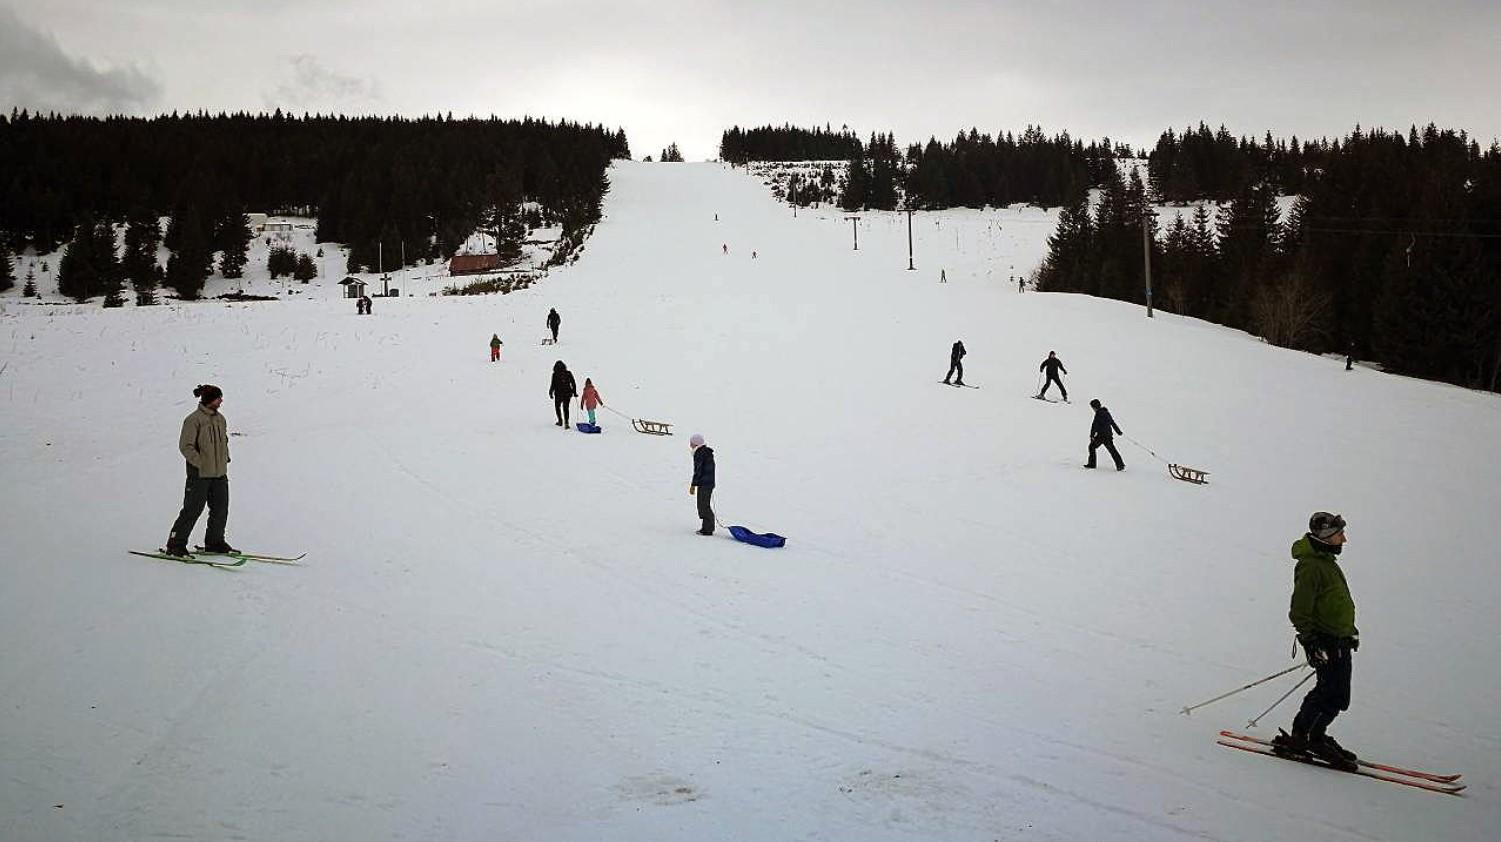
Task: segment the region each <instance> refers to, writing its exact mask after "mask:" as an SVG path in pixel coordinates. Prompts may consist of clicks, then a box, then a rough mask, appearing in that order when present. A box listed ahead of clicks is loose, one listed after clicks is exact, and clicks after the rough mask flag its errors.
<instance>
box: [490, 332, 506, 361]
mask: <svg viewBox="0 0 1501 842" xmlns="http://www.w3.org/2000/svg"><path fill="white" fill-rule="evenodd" d="M504 344H505V343H504V342H501V341H500V334H498V333H492V334H490V362H492V363H493V362H497V361H499V360H500V346H502V345H504Z"/></svg>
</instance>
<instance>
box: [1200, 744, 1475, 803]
mask: <svg viewBox="0 0 1501 842" xmlns="http://www.w3.org/2000/svg"><path fill="white" fill-rule="evenodd" d="M1215 742H1217V743H1219V744H1220V745H1222V746H1224V747H1225V748H1236V749H1240V750H1241V751H1248V752H1250V753H1252V754H1263V755H1266V756H1267V757H1275V758H1277V759H1279V760H1291V761H1292V762H1294V763H1307V764H1308V765H1310V766H1318V767H1320V768H1323V769H1330V770H1333V771H1342V770H1339V769H1335V768H1334V767H1333V766H1330V765H1329V764H1328V763H1325V762H1323V761H1322V760H1318V759H1316V758H1313V757H1306V758H1305V757H1288V756H1285V755H1281V754H1278V753H1276V752H1275V751H1272V750H1271V749H1270V748H1268V747H1266V746H1264V745H1261V744H1259V743H1247V742H1241V741H1239V740H1233V739H1224V738H1221V739H1218V740H1215ZM1350 774H1352V775H1360V776H1361V777H1364V778H1375V779H1376V780H1378V781H1386V782H1387V783H1389V784H1401V785H1402V786H1410V787H1413V788H1414V789H1426V790H1428V791H1429V792H1442V793H1444V794H1445V795H1459V794H1460V793H1461V792H1462V791H1464V789H1465V785H1464V784H1455V783H1450V784H1445V783H1439V782H1437V781H1429V780H1424V779H1422V778H1408V777H1404V776H1402V775H1396V774H1392V773H1388V772H1378V771H1376V770H1373V769H1367V768H1365V767H1363V766H1362V767H1360V768H1357V769H1356V770H1355V771H1353V772H1350Z"/></svg>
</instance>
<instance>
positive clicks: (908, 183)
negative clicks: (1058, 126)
mask: <svg viewBox="0 0 1501 842" xmlns="http://www.w3.org/2000/svg"><path fill="white" fill-rule="evenodd" d="M719 156H720V158H721V159H723V160H725V161H729V162H730V163H735V164H743V163H748V162H750V161H830V160H839V161H846V162H848V166H847V168H846V175H845V177H844V179H843V180H842V182H841V183H840V184H839V185H838V186H837V187H835V186H833V185H831V183H830V182H831V181H832V174H831V173H830V175H829V177H826V178H821V179H819V180H818V182H817V183H808V182H805V181H804V180H803V179H802V177H801V176H798V175H794V176H793V179H792V184H790V185H789V189H788V191H787V195H788V199H789V201H794V202H797V203H798V204H800V205H810V204H814V203H818V202H824V201H830V200H832V201H837V202H838V203H839V206H840V207H842V208H844V209H845V210H850V211H854V210H867V209H870V210H895V209H896V208H897V207H899V206H900V207H907V205H905V204H902V202H904V201H907V202H910V206H911V207H912V208H914V209H918V210H937V209H941V208H950V207H972V208H979V207H985V206H987V205H991V206H996V205H1009V204H1013V203H1016V202H1030V203H1033V204H1039V205H1060V204H1063V203H1064V202H1065V201H1066V200H1067V199H1068V197H1070V196H1073V195H1075V194H1077V193H1079V192H1081V191H1083V190H1085V189H1087V188H1088V187H1090V186H1091V185H1093V184H1097V183H1099V182H1100V181H1102V180H1103V179H1104V178H1105V176H1106V172H1107V171H1108V170H1109V169H1110V168H1112V167H1113V166H1114V161H1115V159H1116V158H1117V157H1130V156H1131V150H1130V148H1129V147H1125V146H1113V145H1112V144H1111V142H1110V141H1109V139H1105V140H1102V141H1096V142H1091V143H1089V144H1087V145H1086V144H1085V143H1083V142H1082V141H1078V140H1074V139H1072V138H1070V137H1069V136H1068V133H1066V132H1065V133H1063V134H1060V135H1056V136H1054V137H1048V136H1046V135H1045V134H1044V133H1043V131H1042V129H1040V128H1038V127H1035V126H1028V127H1027V128H1026V130H1024V131H1023V132H1022V133H1021V134H1020V135H1013V134H1012V133H1010V132H1007V133H1006V134H1004V135H998V136H996V137H991V136H990V135H988V134H981V133H980V132H979V131H978V130H976V129H971V130H969V131H968V132H961V133H960V134H959V135H958V136H957V137H955V138H954V140H953V141H952V142H950V143H942V142H939V141H938V140H936V139H930V140H929V141H928V142H927V143H926V144H914V145H912V146H909V147H907V149H906V150H905V153H904V152H903V151H902V150H901V149H900V147H898V146H897V142H896V138H895V136H893V135H892V134H890V133H887V134H872V135H871V136H870V140H869V142H867V143H862V142H861V141H860V138H859V137H858V136H857V135H855V134H854V133H853V132H851V131H850V130H849V129H848V128H845V129H841V130H840V131H839V132H832V131H830V130H829V129H828V128H827V127H826V128H823V129H801V128H797V127H794V126H781V127H775V126H763V127H761V128H756V129H741V128H739V127H738V126H737V127H735V128H731V129H729V130H728V131H726V132H724V134H723V135H722V136H721V138H720V142H719Z"/></svg>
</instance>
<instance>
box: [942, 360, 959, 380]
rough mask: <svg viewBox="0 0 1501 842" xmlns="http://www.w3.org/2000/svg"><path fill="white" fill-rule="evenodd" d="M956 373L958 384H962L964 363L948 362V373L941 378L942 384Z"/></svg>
mask: <svg viewBox="0 0 1501 842" xmlns="http://www.w3.org/2000/svg"><path fill="white" fill-rule="evenodd" d="M956 371H957V372H959V382H960V383H963V382H964V363H961V362H959V361H958V360H950V361H949V373H948V374H945V375H944V376H943V379H944V382H948V381H949V380H950V379H951V378H953V376H954V372H956Z"/></svg>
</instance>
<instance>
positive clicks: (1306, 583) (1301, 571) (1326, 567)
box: [1287, 535, 1360, 638]
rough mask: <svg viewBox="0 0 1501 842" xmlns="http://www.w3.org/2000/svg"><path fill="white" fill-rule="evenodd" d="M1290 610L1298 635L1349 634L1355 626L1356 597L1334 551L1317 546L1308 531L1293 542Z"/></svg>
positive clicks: (1331, 635) (1353, 630)
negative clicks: (1294, 561)
mask: <svg viewBox="0 0 1501 842" xmlns="http://www.w3.org/2000/svg"><path fill="white" fill-rule="evenodd" d="M1292 556H1293V558H1295V559H1297V561H1298V566H1297V567H1296V568H1295V569H1294V570H1293V599H1292V610H1290V611H1288V612H1287V617H1288V619H1290V620H1292V622H1293V628H1295V629H1297V630H1298V636H1299V637H1305V636H1309V635H1321V636H1325V637H1335V638H1351V637H1356V636H1357V635H1359V634H1360V632H1359V631H1357V630H1356V629H1355V600H1354V598H1352V597H1351V596H1350V586H1349V585H1347V584H1346V583H1345V573H1344V571H1343V570H1340V569H1339V562H1338V561H1337V560H1336V557H1335V555H1334V553H1331V552H1327V551H1325V550H1323V549H1320V548H1319V547H1318V546H1317V545H1315V544H1314V542H1313V540H1312V539H1310V538H1309V537H1308V536H1307V535H1304V536H1303V537H1302V538H1299V539H1298V540H1296V541H1294V542H1293V547H1292Z"/></svg>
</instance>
